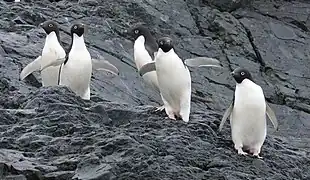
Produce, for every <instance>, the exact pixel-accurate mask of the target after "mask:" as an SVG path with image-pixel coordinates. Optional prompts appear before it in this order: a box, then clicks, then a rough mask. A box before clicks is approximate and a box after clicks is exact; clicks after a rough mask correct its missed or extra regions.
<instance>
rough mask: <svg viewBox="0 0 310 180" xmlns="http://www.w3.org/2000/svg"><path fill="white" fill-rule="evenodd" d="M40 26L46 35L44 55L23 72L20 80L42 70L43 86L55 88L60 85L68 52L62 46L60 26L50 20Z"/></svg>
mask: <svg viewBox="0 0 310 180" xmlns="http://www.w3.org/2000/svg"><path fill="white" fill-rule="evenodd" d="M39 26H40V27H41V28H43V29H44V31H45V33H46V38H45V44H44V47H43V50H42V54H41V56H39V57H37V58H36V59H35V60H34V61H32V62H31V63H29V64H28V65H27V66H26V67H25V68H24V69H23V70H22V71H21V73H20V80H23V79H25V78H26V77H27V76H28V75H29V74H31V73H32V72H34V71H37V70H41V78H42V85H43V86H54V85H57V84H58V74H59V67H60V64H61V63H62V62H63V61H64V60H65V57H66V52H65V50H64V49H63V47H62V46H61V44H60V35H59V25H58V24H57V23H56V22H55V21H53V20H48V21H45V22H43V23H41V24H40V25H39Z"/></svg>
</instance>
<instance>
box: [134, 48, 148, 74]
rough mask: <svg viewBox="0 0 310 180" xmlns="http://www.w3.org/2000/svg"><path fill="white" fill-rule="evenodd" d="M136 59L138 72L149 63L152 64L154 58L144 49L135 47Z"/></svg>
mask: <svg viewBox="0 0 310 180" xmlns="http://www.w3.org/2000/svg"><path fill="white" fill-rule="evenodd" d="M134 59H135V64H136V67H137V69H138V70H140V68H141V67H142V66H144V65H145V64H147V63H150V62H152V58H151V56H150V55H149V53H148V52H147V50H146V49H145V48H144V47H140V46H137V45H136V46H135V48H134Z"/></svg>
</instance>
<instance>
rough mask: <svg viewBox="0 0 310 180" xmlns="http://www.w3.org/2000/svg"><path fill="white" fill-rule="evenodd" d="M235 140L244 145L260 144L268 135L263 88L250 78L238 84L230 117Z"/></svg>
mask: <svg viewBox="0 0 310 180" xmlns="http://www.w3.org/2000/svg"><path fill="white" fill-rule="evenodd" d="M230 123H231V130H232V138H233V141H240V140H241V141H242V142H243V145H244V146H253V145H255V144H260V143H262V142H263V141H264V139H265V137H266V102H265V97H264V93H263V90H262V88H261V87H260V86H258V85H256V84H255V83H253V82H252V81H250V80H247V79H245V80H243V82H242V83H241V84H237V86H236V91H235V102H234V108H233V112H232V114H231V118H230Z"/></svg>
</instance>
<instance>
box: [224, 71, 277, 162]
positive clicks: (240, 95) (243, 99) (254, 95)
mask: <svg viewBox="0 0 310 180" xmlns="http://www.w3.org/2000/svg"><path fill="white" fill-rule="evenodd" d="M231 74H232V76H233V77H234V79H235V80H236V82H237V84H236V90H235V94H234V98H233V101H232V103H231V104H230V106H229V107H228V109H227V110H226V111H225V113H224V115H223V118H222V120H221V124H220V127H219V130H220V131H221V130H222V128H223V125H224V123H225V121H226V119H227V118H228V116H230V125H231V135H232V140H233V142H234V144H235V149H236V150H237V151H238V154H241V155H247V153H246V152H244V151H243V150H248V151H249V152H250V153H252V154H253V156H256V157H257V158H261V157H260V156H259V153H260V151H261V147H262V145H263V143H264V141H265V138H266V134H267V122H266V114H267V116H268V117H269V119H270V120H271V122H272V124H273V126H274V128H275V129H276V130H277V129H278V121H277V118H276V116H275V113H274V112H273V111H272V109H271V108H270V106H269V105H268V103H267V102H266V100H265V96H264V93H263V90H262V88H261V87H260V86H259V85H257V84H255V83H254V81H253V79H252V76H251V74H250V72H249V71H248V70H247V69H244V68H237V69H235V70H234V71H233V72H232V73H231Z"/></svg>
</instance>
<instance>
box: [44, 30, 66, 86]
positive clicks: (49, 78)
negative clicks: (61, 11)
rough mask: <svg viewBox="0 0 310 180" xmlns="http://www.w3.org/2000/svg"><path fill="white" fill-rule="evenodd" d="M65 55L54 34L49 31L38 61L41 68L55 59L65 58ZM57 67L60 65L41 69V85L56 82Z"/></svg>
mask: <svg viewBox="0 0 310 180" xmlns="http://www.w3.org/2000/svg"><path fill="white" fill-rule="evenodd" d="M65 56H66V52H65V51H64V49H63V48H62V46H61V45H60V44H59V42H58V39H57V36H56V34H55V33H54V32H51V33H50V34H49V35H48V36H47V38H46V41H45V45H44V47H43V50H42V56H41V61H40V65H41V68H42V67H45V66H46V65H48V64H51V63H52V62H55V61H56V60H57V59H62V58H65ZM59 67H60V66H50V67H48V68H46V69H44V70H43V71H41V77H42V84H43V86H54V85H57V84H58V76H59Z"/></svg>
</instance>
